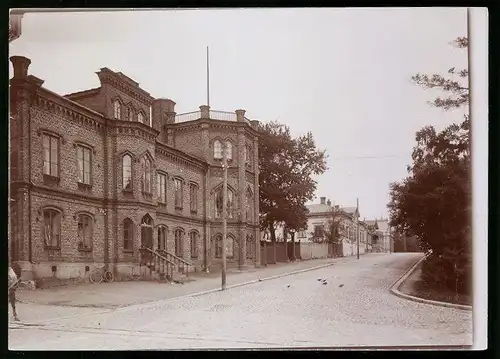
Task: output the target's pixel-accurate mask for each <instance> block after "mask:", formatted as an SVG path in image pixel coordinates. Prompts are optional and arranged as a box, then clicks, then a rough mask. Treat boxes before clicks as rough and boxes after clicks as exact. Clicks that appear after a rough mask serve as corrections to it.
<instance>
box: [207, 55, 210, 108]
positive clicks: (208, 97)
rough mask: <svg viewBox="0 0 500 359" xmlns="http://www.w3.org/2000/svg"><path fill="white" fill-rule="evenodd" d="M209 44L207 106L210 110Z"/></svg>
mask: <svg viewBox="0 0 500 359" xmlns="http://www.w3.org/2000/svg"><path fill="white" fill-rule="evenodd" d="M208 58H209V57H208V46H207V106H208V107H209V111H210V67H209V61H208Z"/></svg>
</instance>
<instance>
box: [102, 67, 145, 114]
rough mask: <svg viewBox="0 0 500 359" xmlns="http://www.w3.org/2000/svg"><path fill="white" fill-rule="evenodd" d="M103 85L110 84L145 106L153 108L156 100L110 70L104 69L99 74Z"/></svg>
mask: <svg viewBox="0 0 500 359" xmlns="http://www.w3.org/2000/svg"><path fill="white" fill-rule="evenodd" d="M97 76H99V80H100V81H101V83H102V84H109V85H112V86H113V87H115V88H116V89H118V90H120V91H121V92H123V93H125V94H127V95H129V96H131V97H133V98H135V99H136V100H139V101H140V102H142V103H143V104H145V105H148V106H151V105H152V103H153V100H154V98H153V97H152V96H151V95H150V94H149V93H148V92H146V91H145V90H143V89H142V88H140V87H139V86H138V84H137V86H133V85H132V84H131V83H130V81H127V80H126V79H124V78H122V77H121V76H120V75H119V74H118V73H116V72H114V71H111V70H110V69H108V68H106V67H105V68H102V69H101V71H99V72H98V73H97Z"/></svg>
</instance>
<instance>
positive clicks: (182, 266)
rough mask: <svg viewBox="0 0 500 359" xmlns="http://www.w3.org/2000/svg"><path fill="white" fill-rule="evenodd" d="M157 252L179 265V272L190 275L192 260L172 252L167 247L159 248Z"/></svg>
mask: <svg viewBox="0 0 500 359" xmlns="http://www.w3.org/2000/svg"><path fill="white" fill-rule="evenodd" d="M157 252H158V253H159V254H161V255H162V256H164V257H166V258H168V259H169V260H170V261H171V262H174V263H175V264H176V265H177V270H178V271H179V272H181V273H185V274H186V276H187V277H188V276H189V266H193V263H192V262H189V261H187V260H185V259H184V258H181V257H178V256H176V255H175V254H172V253H170V252H169V251H167V250H165V249H158V250H157Z"/></svg>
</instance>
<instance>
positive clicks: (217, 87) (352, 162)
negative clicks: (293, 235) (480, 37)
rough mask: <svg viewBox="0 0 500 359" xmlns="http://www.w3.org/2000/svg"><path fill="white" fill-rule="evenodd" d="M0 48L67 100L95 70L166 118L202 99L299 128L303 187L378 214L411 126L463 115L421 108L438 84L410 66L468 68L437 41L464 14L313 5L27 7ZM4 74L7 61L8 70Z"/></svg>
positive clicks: (447, 37)
mask: <svg viewBox="0 0 500 359" xmlns="http://www.w3.org/2000/svg"><path fill="white" fill-rule="evenodd" d="M22 21H23V22H22V35H21V37H20V38H19V39H17V40H15V41H13V42H12V43H11V44H10V54H9V55H10V56H12V55H22V56H26V57H28V58H30V59H31V60H32V63H31V66H30V73H31V74H33V75H35V76H37V77H39V78H41V79H43V80H45V83H44V87H46V88H48V89H50V90H51V91H54V92H57V93H60V94H67V93H72V92H76V91H81V90H85V89H89V88H94V87H98V86H99V80H98V77H97V75H96V74H95V72H97V71H98V70H99V69H100V68H102V67H109V68H111V69H112V70H114V71H121V72H123V73H124V74H126V75H127V76H129V77H131V78H132V79H134V80H135V81H137V82H139V84H140V86H141V87H142V88H143V89H145V90H146V91H148V92H149V93H150V94H151V95H152V96H153V97H157V98H160V97H162V98H171V99H172V100H174V101H175V102H176V103H177V105H176V112H177V113H178V114H180V113H184V112H190V111H196V110H198V107H199V106H200V105H204V104H206V97H207V95H206V88H207V86H206V46H209V49H210V105H211V109H213V110H221V111H234V110H236V109H245V110H246V111H247V113H246V117H248V118H251V119H256V120H260V121H273V120H277V121H279V122H281V123H283V124H286V125H288V126H289V127H290V130H291V133H292V135H293V136H299V135H301V134H305V133H307V132H308V131H311V132H312V134H313V136H314V139H315V141H316V146H317V147H318V149H321V150H325V151H326V153H327V155H328V159H327V164H328V167H329V169H328V171H327V172H325V173H324V174H322V175H321V176H318V177H315V179H316V180H317V181H318V190H317V192H316V196H317V199H315V202H319V198H320V197H327V198H329V199H331V200H332V202H333V203H334V204H338V205H340V206H346V207H347V206H355V205H356V198H359V206H360V207H359V208H360V213H361V217H366V219H372V218H375V217H377V218H380V217H381V216H384V217H386V216H387V215H388V210H387V203H388V202H389V200H390V197H389V184H390V183H391V182H394V181H399V180H401V179H402V178H404V177H405V176H406V175H407V172H406V166H407V165H408V164H410V163H411V152H412V148H413V146H414V144H415V140H414V138H415V132H416V131H418V130H419V129H420V128H421V127H423V126H426V125H433V126H435V127H436V129H438V130H440V129H443V128H444V127H445V126H447V125H449V124H450V123H452V122H459V121H461V120H462V116H463V110H454V111H448V112H445V111H443V110H440V109H437V108H433V107H431V106H430V105H428V104H427V103H426V102H427V101H430V100H432V99H433V98H434V97H435V96H436V95H438V94H439V93H438V92H435V91H433V90H424V89H422V88H420V87H418V86H416V85H414V84H412V83H411V80H410V79H411V76H412V75H414V74H416V73H418V72H420V73H428V74H432V73H440V74H446V72H447V71H448V69H449V68H451V67H456V68H460V69H461V68H467V53H466V51H465V50H460V49H457V48H455V47H453V46H451V45H450V42H451V41H452V40H454V39H455V38H456V37H458V36H466V34H467V27H466V10H465V9H464V8H462V9H461V8H405V9H403V8H401V9H397V8H378V9H375V8H373V9H370V8H356V9H341V8H331V9H328V8H323V9H305V8H304V9H227V10H226V9H217V10H180V11H179V10H176V11H174V10H170V11H114V12H77V13H68V12H65V13H38V14H33V13H30V14H26V15H25V16H24V18H23V20H22ZM10 74H11V76H12V65H11V66H10Z"/></svg>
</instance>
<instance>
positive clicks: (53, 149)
mask: <svg viewBox="0 0 500 359" xmlns="http://www.w3.org/2000/svg"><path fill="white" fill-rule="evenodd" d="M59 142H60V141H59V138H58V137H55V136H51V135H48V134H44V135H43V174H44V175H49V176H52V177H59V163H60V151H59Z"/></svg>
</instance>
